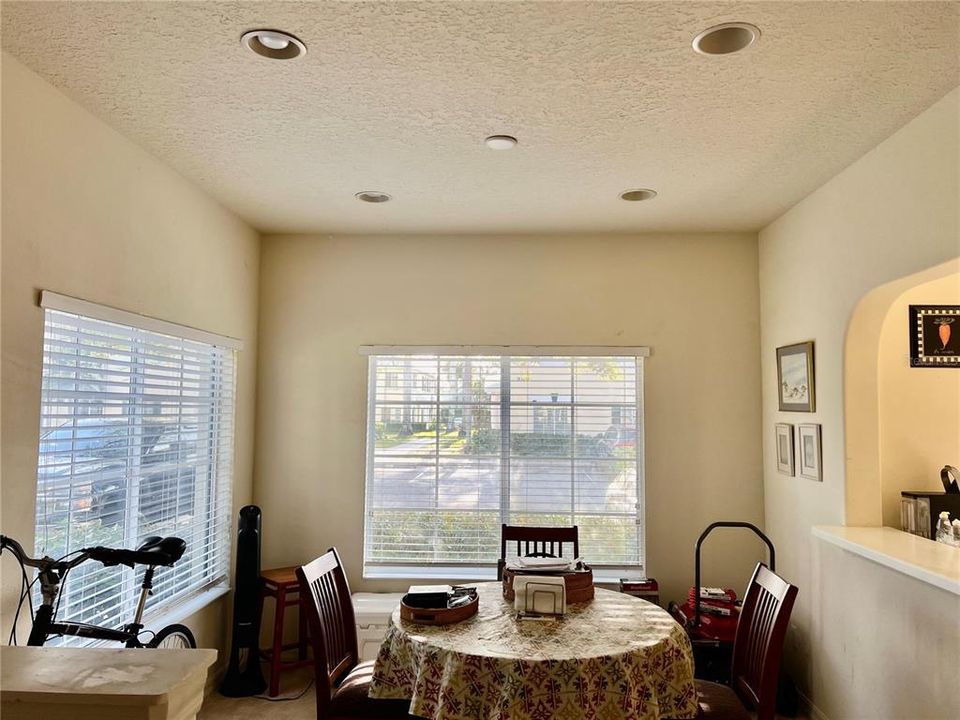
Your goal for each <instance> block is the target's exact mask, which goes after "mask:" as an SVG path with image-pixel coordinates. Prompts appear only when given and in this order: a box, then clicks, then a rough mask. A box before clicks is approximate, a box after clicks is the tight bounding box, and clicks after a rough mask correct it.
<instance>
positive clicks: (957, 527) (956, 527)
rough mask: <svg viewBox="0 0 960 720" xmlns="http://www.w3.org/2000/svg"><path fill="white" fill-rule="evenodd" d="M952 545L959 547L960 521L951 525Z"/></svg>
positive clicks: (955, 521)
mask: <svg viewBox="0 0 960 720" xmlns="http://www.w3.org/2000/svg"><path fill="white" fill-rule="evenodd" d="M952 525H953V544H954V545H956V546H957V547H960V520H954V521H953V523H952Z"/></svg>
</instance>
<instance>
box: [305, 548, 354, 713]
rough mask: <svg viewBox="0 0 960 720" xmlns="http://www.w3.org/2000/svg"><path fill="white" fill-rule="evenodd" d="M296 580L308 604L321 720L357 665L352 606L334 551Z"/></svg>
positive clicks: (308, 568)
mask: <svg viewBox="0 0 960 720" xmlns="http://www.w3.org/2000/svg"><path fill="white" fill-rule="evenodd" d="M297 578H298V579H299V580H300V592H301V593H302V597H304V598H306V600H307V602H306V606H307V607H306V610H307V617H308V618H309V624H310V641H311V643H312V645H313V662H314V668H315V673H316V683H317V717H318V718H323V717H326V716H327V714H328V713H327V709H328V707H329V705H330V695H331V692H332V690H333V688H334V687H336V685H337V683H338V682H339V681H340V680H341V678H343V676H344V675H345V674H346V673H348V672H349V671H350V670H352V669H353V668H354V667H355V666H356V665H357V662H358V654H357V626H356V623H355V621H354V616H353V602H352V601H351V599H350V586H349V585H348V584H347V576H346V573H344V571H343V564H342V563H341V562H340V555H339V554H338V553H337V551H336V549H335V548H331V549H330V550H328V551H327V552H326V553H325V554H324V555H321V556H320V557H318V558H317V559H316V560H314V561H312V562H310V563H307V564H306V565H304V566H303V567H299V568H297Z"/></svg>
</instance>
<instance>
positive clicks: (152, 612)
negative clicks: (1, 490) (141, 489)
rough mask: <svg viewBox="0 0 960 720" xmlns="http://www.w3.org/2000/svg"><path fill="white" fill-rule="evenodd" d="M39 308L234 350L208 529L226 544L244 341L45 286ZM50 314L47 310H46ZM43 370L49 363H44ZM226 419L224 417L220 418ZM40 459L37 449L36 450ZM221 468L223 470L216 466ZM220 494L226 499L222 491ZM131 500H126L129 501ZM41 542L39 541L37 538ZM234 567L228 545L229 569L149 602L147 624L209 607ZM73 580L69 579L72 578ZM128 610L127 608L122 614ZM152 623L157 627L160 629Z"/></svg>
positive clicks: (130, 584)
mask: <svg viewBox="0 0 960 720" xmlns="http://www.w3.org/2000/svg"><path fill="white" fill-rule="evenodd" d="M39 305H40V307H41V308H42V309H43V310H44V311H48V310H53V311H57V312H60V313H67V314H69V315H75V316H80V318H87V319H90V320H94V321H103V322H107V323H114V324H116V325H121V326H125V327H127V328H133V329H137V330H143V331H147V332H150V333H156V334H160V335H167V336H170V337H173V338H176V339H183V340H190V341H194V342H199V343H204V344H207V345H213V346H217V347H219V348H221V349H225V350H228V351H231V352H232V354H233V359H232V374H233V377H232V385H233V388H234V390H233V394H232V395H231V396H230V397H229V403H228V404H229V412H230V416H229V418H227V419H226V420H227V421H226V422H225V423H224V422H221V423H220V424H221V425H222V424H226V425H227V426H228V427H229V429H230V438H229V440H228V445H227V447H228V449H227V450H226V453H227V465H226V478H225V481H226V497H225V502H223V503H222V506H219V507H218V510H219V512H218V516H219V515H220V514H221V513H222V516H221V517H218V518H210V519H208V521H207V522H209V523H210V527H211V529H212V531H213V532H216V531H217V529H218V528H219V529H220V532H223V528H224V527H226V532H225V537H226V538H227V540H226V541H227V542H229V538H230V537H232V528H233V525H232V522H233V501H232V494H233V471H234V467H235V460H236V458H235V454H236V452H235V447H236V445H235V434H234V433H235V427H236V425H235V420H236V418H235V414H236V394H235V393H236V389H235V388H236V382H237V378H238V360H239V358H238V356H237V355H238V352H239V351H240V350H242V349H243V343H242V341H240V340H238V339H236V338H232V337H228V336H225V335H220V334H216V333H211V332H208V331H205V330H200V329H197V328H193V327H189V326H186V325H180V324H177V323H172V322H168V321H165V320H160V319H157V318H153V317H149V316H146V315H141V314H138V313H133V312H129V311H126V310H121V309H118V308H113V307H109V306H106V305H100V304H97V303H93V302H89V301H86V300H80V299H78V298H73V297H70V296H67V295H61V294H59V293H55V292H51V291H49V290H44V291H42V292H41V295H40V302H39ZM45 317H46V312H45ZM44 340H45V341H46V331H44ZM44 368H45V366H44ZM222 420H224V418H221V421H222ZM218 431H219V428H218ZM38 457H39V452H38ZM218 469H219V468H218ZM138 482H139V479H138V478H132V484H133V485H134V486H136V485H137V483H138ZM215 491H216V488H215V487H214V488H211V489H210V490H209V492H215ZM132 492H135V490H133V491H131V490H129V489H128V495H129V494H131V493H132ZM221 497H223V496H222V495H221ZM136 503H137V500H135V501H134V504H136ZM129 504H130V501H129V498H128V505H129ZM125 512H126V513H127V515H129V513H130V508H129V507H128V508H127V509H126V511H125ZM129 534H130V530H129V529H125V538H126V537H127V536H128V535H129ZM37 542H39V539H38V541H37ZM231 567H232V552H231V548H230V546H229V545H228V546H227V550H226V564H225V567H224V568H223V569H222V570H221V571H219V572H218V573H215V574H214V575H212V576H211V577H208V578H206V581H205V582H204V583H203V584H201V585H199V586H197V587H194V588H192V589H188V590H179V591H176V592H175V593H174V594H173V595H172V596H170V597H168V598H164V599H163V600H162V601H161V602H159V603H158V604H156V605H153V606H148V607H147V610H146V612H145V614H144V622H145V623H146V624H147V627H151V626H152V625H156V627H159V626H160V624H166V623H169V622H177V621H180V620H183V619H185V618H186V617H187V616H189V615H190V614H192V613H194V612H197V611H198V610H200V609H201V608H203V607H205V606H206V605H208V604H209V603H211V602H213V601H214V600H216V599H217V598H219V597H221V596H222V595H224V594H226V593H227V592H228V591H229V589H230V588H229V584H230V577H231V570H230V569H231ZM134 574H135V573H133V572H132V571H131V572H129V573H124V575H125V577H124V580H123V585H122V588H121V591H122V592H123V593H124V596H123V598H122V599H121V601H120V602H121V603H122V605H123V607H127V606H128V605H129V607H130V608H132V607H133V604H135V600H136V591H137V588H138V583H139V581H140V577H139V575H140V573H139V572H138V573H136V578H135V577H134ZM68 583H69V579H68ZM64 589H67V590H69V584H68V585H67V586H66V587H65V588H62V589H61V592H63V590H64ZM126 612H127V611H126V610H124V613H126ZM70 619H75V618H70V617H66V616H65V617H60V618H58V620H61V621H64V620H70ZM132 619H133V614H132V611H131V612H130V613H129V617H127V616H126V615H125V616H124V618H123V622H130V621H132ZM156 627H154V628H153V629H156ZM70 644H85V645H103V644H106V643H104V641H89V640H87V641H78V640H77V639H73V640H71V641H70Z"/></svg>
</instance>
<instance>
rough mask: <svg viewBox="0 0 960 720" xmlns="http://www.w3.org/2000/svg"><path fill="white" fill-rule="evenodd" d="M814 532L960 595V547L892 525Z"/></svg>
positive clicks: (822, 538)
mask: <svg viewBox="0 0 960 720" xmlns="http://www.w3.org/2000/svg"><path fill="white" fill-rule="evenodd" d="M813 535H814V536H815V537H817V538H820V539H821V540H823V541H825V542H828V543H831V544H832V545H836V546H838V547H841V548H843V549H844V550H848V551H850V552H852V553H855V554H856V555H860V556H862V557H865V558H867V559H868V560H872V561H873V562H876V563H879V564H881V565H885V566H886V567H888V568H891V569H893V570H897V571H898V572H902V573H903V574H904V575H909V576H911V577H914V578H916V579H917V580H921V581H923V582H925V583H929V584H930V585H935V586H936V587H939V588H942V589H943V590H947V591H948V592H952V593H953V594H954V595H960V548H955V547H950V546H949V545H944V544H943V543H938V542H934V541H933V540H927V539H926V538H922V537H919V536H917V535H911V534H910V533H906V532H903V531H902V530H894V529H893V528H889V527H826V526H818V527H815V528H813Z"/></svg>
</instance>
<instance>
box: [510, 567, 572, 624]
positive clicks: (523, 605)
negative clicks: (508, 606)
mask: <svg viewBox="0 0 960 720" xmlns="http://www.w3.org/2000/svg"><path fill="white" fill-rule="evenodd" d="M513 593H514V600H513V607H514V609H515V610H516V611H517V614H518V615H519V616H520V617H538V618H539V617H551V616H560V615H563V614H564V613H565V612H566V611H567V586H566V583H565V582H564V579H563V578H562V577H557V576H550V575H515V576H514V577H513Z"/></svg>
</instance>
